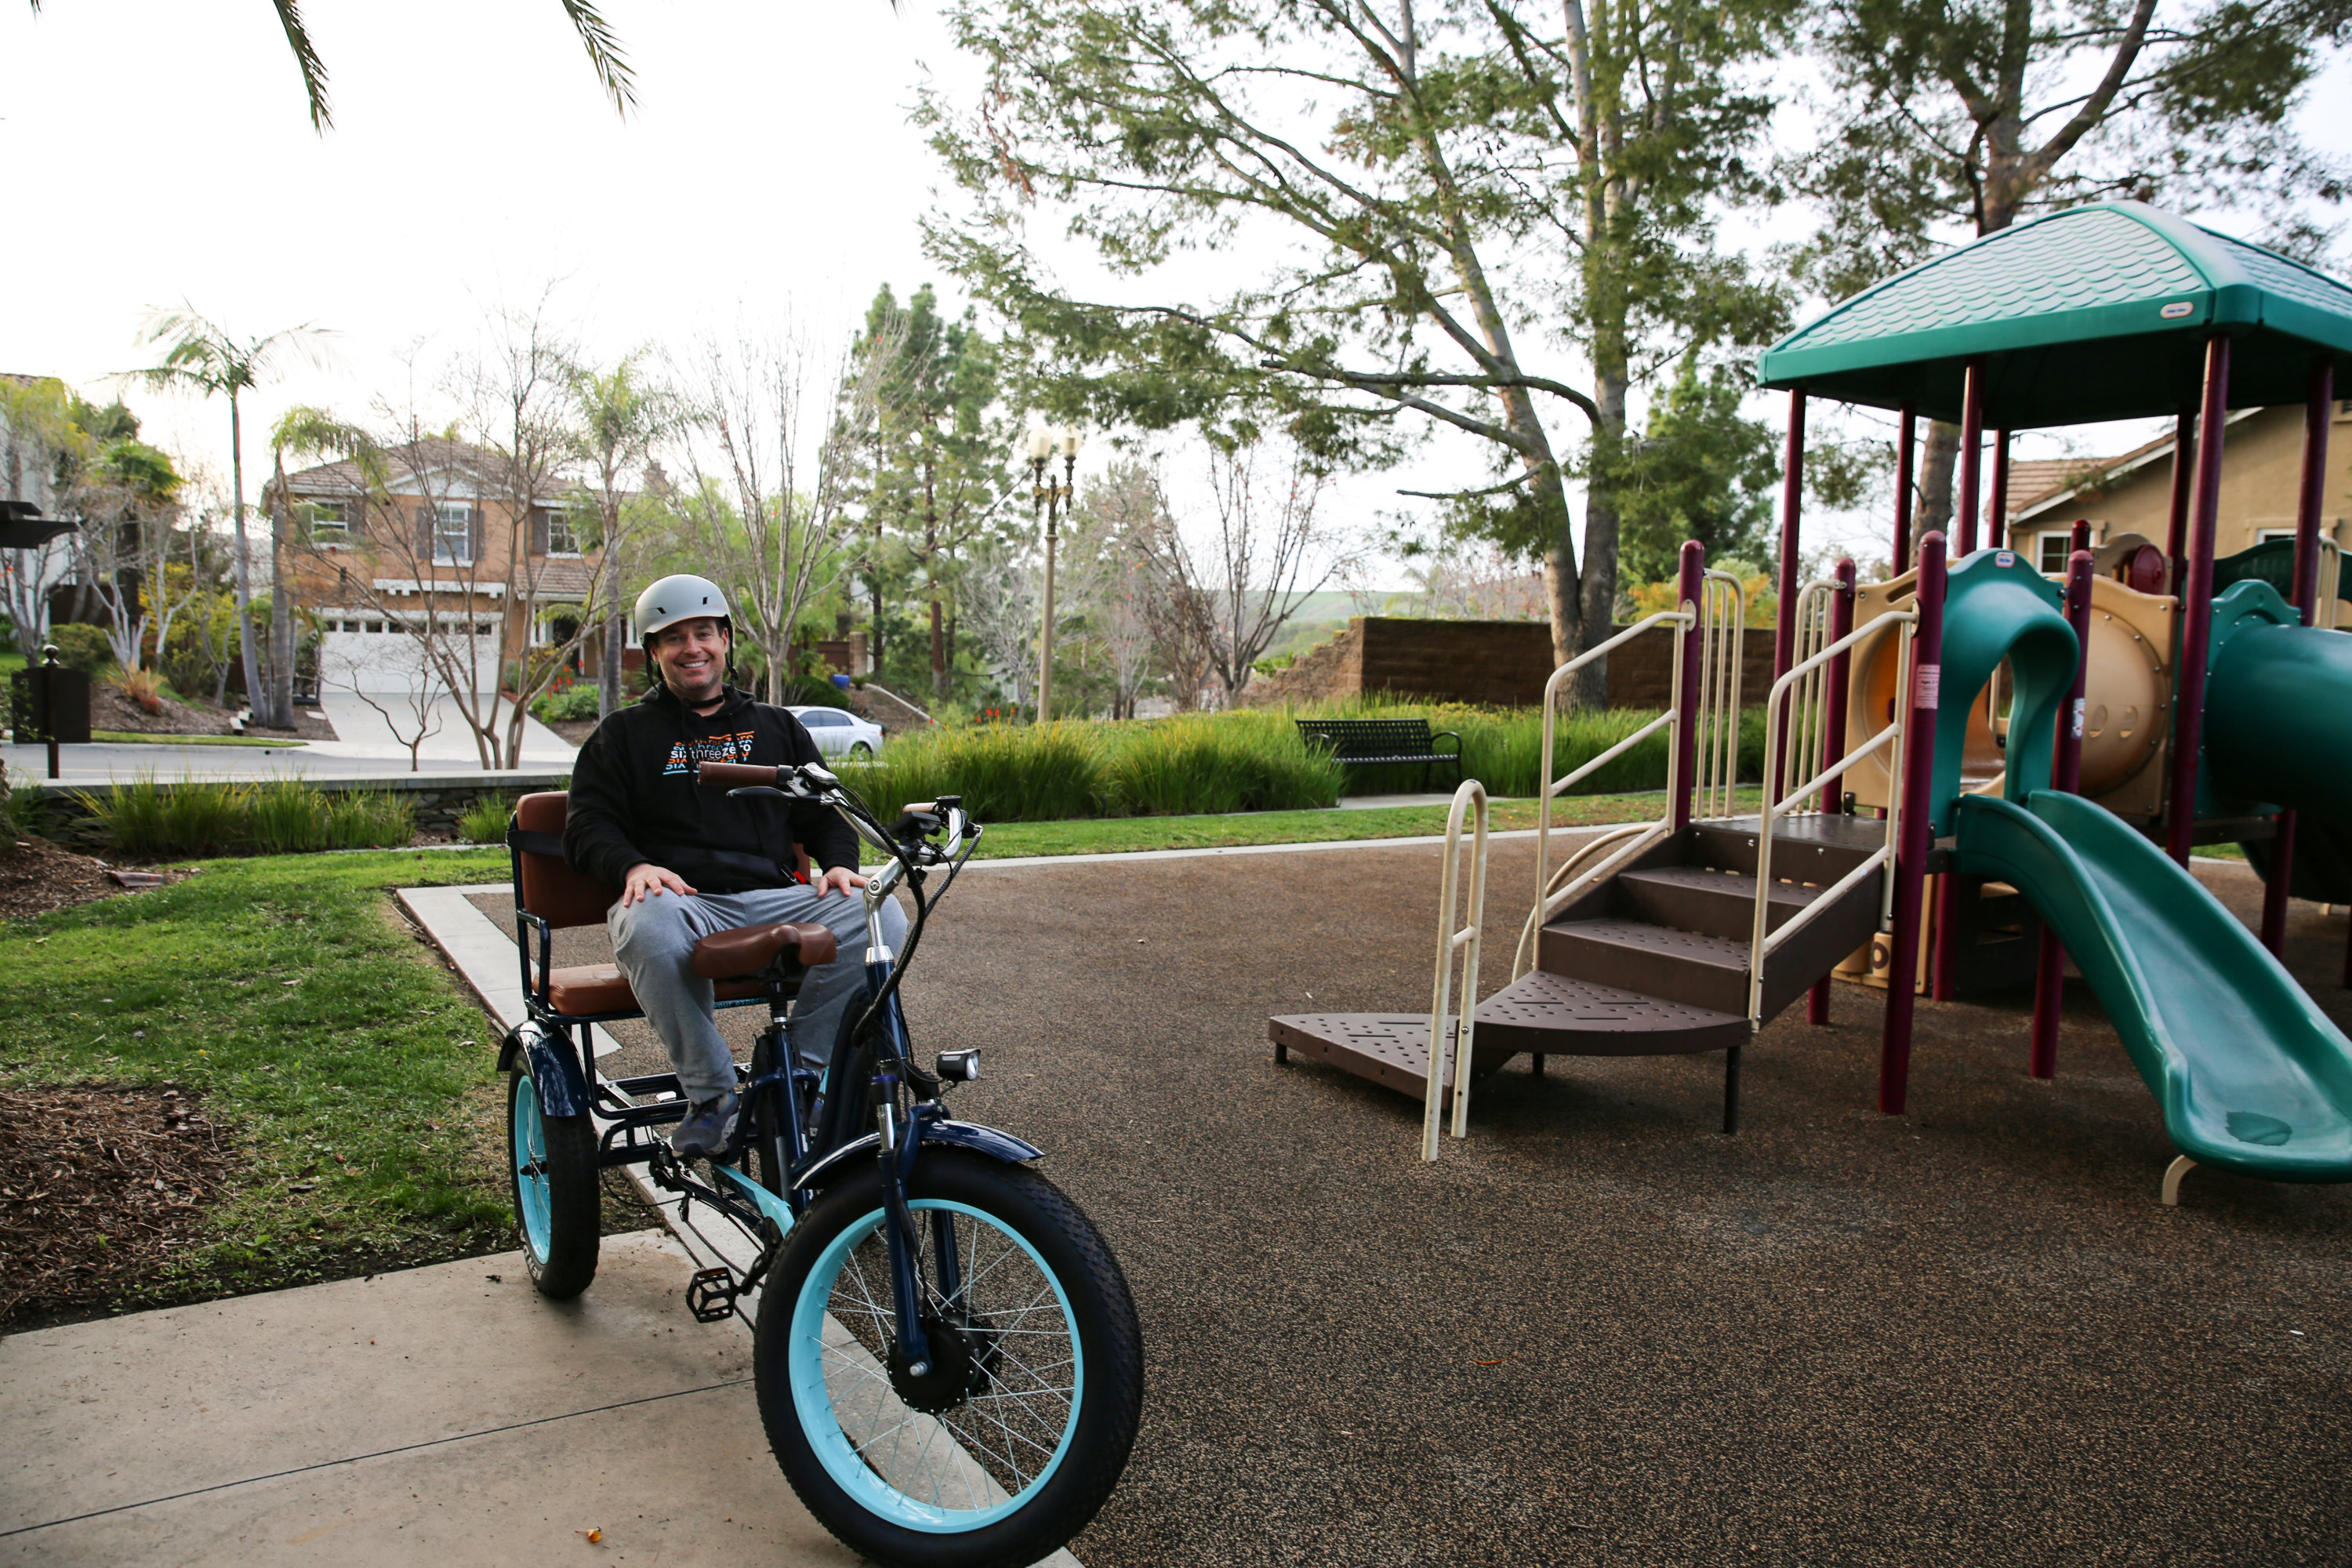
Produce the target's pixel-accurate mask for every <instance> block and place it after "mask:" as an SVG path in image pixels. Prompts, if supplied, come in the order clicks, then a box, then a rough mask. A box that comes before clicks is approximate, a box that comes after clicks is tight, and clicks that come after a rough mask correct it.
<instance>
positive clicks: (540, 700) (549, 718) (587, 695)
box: [530, 680, 597, 724]
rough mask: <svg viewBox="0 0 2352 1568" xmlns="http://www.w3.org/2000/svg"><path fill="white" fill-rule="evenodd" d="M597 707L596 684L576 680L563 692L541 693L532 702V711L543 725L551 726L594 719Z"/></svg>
mask: <svg viewBox="0 0 2352 1568" xmlns="http://www.w3.org/2000/svg"><path fill="white" fill-rule="evenodd" d="M596 706H597V704H596V686H595V683H594V682H593V681H588V680H575V681H573V682H572V684H571V685H569V686H567V687H565V688H564V689H562V690H561V691H543V692H541V693H540V695H539V696H538V697H537V698H536V699H534V700H532V702H531V705H530V711H531V716H532V717H533V718H535V719H537V720H538V721H540V722H541V723H542V724H551V723H559V722H562V721H564V720H568V719H593V718H595V717H596Z"/></svg>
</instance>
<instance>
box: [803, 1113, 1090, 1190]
mask: <svg viewBox="0 0 2352 1568" xmlns="http://www.w3.org/2000/svg"><path fill="white" fill-rule="evenodd" d="M916 1126H917V1127H918V1128H919V1129H920V1130H921V1132H920V1136H921V1139H922V1142H926V1143H946V1144H949V1145H950V1146H952V1147H955V1148H959V1149H970V1150H971V1151H972V1152H975V1153H980V1154H985V1155H987V1156H988V1157H989V1158H990V1159H992V1160H1002V1161H1003V1162H1004V1163H1006V1164H1008V1165H1019V1164H1024V1163H1027V1162H1029V1161H1031V1160H1042V1159H1044V1158H1045V1151H1044V1150H1043V1149H1040V1148H1038V1147H1037V1146H1036V1145H1035V1144H1034V1143H1031V1142H1026V1141H1024V1140H1023V1139H1019V1138H1015V1137H1014V1136H1013V1134H1012V1133H1010V1132H1003V1131H998V1130H997V1129H996V1128H993V1127H984V1126H982V1125H981V1124H980V1123H979V1122H977V1121H947V1120H941V1121H919V1122H917V1123H916ZM881 1142H882V1141H881V1136H880V1134H878V1133H874V1132H868V1133H867V1134H866V1136H865V1137H863V1138H860V1139H857V1140H856V1142H849V1143H844V1144H843V1145H842V1146H841V1147H840V1148H838V1149H834V1150H831V1151H828V1152H826V1153H824V1154H823V1155H820V1156H819V1157H818V1158H817V1159H816V1160H815V1161H814V1162H812V1163H810V1164H808V1165H806V1166H804V1167H803V1168H802V1169H801V1170H798V1171H795V1172H794V1173H793V1186H795V1187H821V1186H823V1185H824V1184H825V1183H826V1182H827V1181H829V1180H831V1179H832V1178H833V1177H834V1176H835V1175H838V1174H839V1173H841V1172H842V1171H843V1170H845V1169H848V1168H851V1167H854V1166H855V1165H856V1162H857V1160H858V1158H859V1156H861V1155H862V1156H864V1157H865V1158H866V1159H867V1160H871V1159H873V1158H874V1157H875V1155H876V1154H877V1152H879V1150H880V1148H881Z"/></svg>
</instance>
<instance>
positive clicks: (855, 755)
mask: <svg viewBox="0 0 2352 1568" xmlns="http://www.w3.org/2000/svg"><path fill="white" fill-rule="evenodd" d="M849 755H850V758H851V760H852V761H855V762H860V763H870V762H872V761H873V760H874V748H873V747H871V746H869V745H867V744H866V742H863V741H860V742H857V744H856V745H854V746H852V747H850V748H849Z"/></svg>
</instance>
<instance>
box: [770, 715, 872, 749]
mask: <svg viewBox="0 0 2352 1568" xmlns="http://www.w3.org/2000/svg"><path fill="white" fill-rule="evenodd" d="M787 711H788V712H790V713H791V714H792V716H793V718H795V719H798V720H799V721H801V722H802V723H803V724H804V725H806V726H807V727H808V732H809V739H811V740H813V741H814V742H816V749H817V750H818V752H822V753H823V754H824V755H825V756H828V757H848V758H851V759H853V760H855V761H857V762H864V761H865V760H866V759H867V758H869V757H871V756H873V755H874V754H875V753H876V752H879V751H880V750H881V749H882V726H881V725H879V724H874V723H869V722H867V721H866V720H864V719H860V718H859V717H858V716H857V715H856V714H855V713H851V712H847V711H845V710H842V709H839V708H793V709H789V710H787Z"/></svg>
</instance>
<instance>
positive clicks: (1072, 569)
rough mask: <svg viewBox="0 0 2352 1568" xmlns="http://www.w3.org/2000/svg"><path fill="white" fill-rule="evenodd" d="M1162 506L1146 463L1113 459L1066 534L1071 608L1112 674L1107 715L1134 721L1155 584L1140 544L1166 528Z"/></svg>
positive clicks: (1155, 476)
mask: <svg viewBox="0 0 2352 1568" xmlns="http://www.w3.org/2000/svg"><path fill="white" fill-rule="evenodd" d="M1167 516H1168V503H1167V500H1166V497H1165V496H1164V495H1163V494H1162V493H1161V491H1160V476H1159V473H1158V471H1157V470H1156V469H1154V468H1152V467H1151V466H1150V465H1149V464H1147V463H1142V462H1138V461H1136V460H1134V459H1132V458H1118V459H1115V460H1114V461H1113V462H1112V463H1111V464H1110V466H1109V467H1108V469H1106V470H1105V472H1104V473H1103V475H1102V477H1101V478H1099V479H1097V480H1096V481H1095V482H1094V483H1093V484H1092V485H1089V486H1088V487H1087V490H1086V492H1085V494H1084V495H1083V496H1082V497H1081V498H1080V499H1079V500H1078V503H1077V506H1076V510H1075V511H1074V512H1073V513H1072V514H1071V518H1070V532H1069V534H1068V535H1067V544H1066V549H1067V550H1068V555H1067V557H1066V559H1067V560H1068V562H1069V567H1068V572H1069V583H1070V603H1071V604H1072V605H1074V606H1076V608H1077V609H1079V610H1080V611H1082V612H1083V613H1084V615H1085V616H1086V619H1087V635H1088V636H1089V637H1091V638H1092V640H1093V641H1094V642H1095V643H1097V645H1098V646H1099V647H1101V649H1102V653H1103V659H1104V662H1105V663H1106V664H1108V666H1109V667H1110V672H1111V683H1112V684H1111V717H1112V718H1114V719H1132V718H1134V717H1135V701H1136V697H1137V695H1138V693H1139V691H1140V690H1141V689H1142V686H1143V679H1144V677H1145V675H1146V673H1147V672H1148V671H1149V670H1150V668H1151V653H1152V630H1151V606H1150V600H1151V598H1152V596H1153V595H1155V594H1157V593H1158V592H1159V591H1160V584H1159V582H1158V580H1157V579H1156V577H1155V576H1154V574H1153V573H1152V569H1151V563H1150V559H1149V557H1148V555H1147V553H1146V551H1145V548H1144V541H1145V540H1147V539H1148V538H1149V537H1150V535H1151V533H1152V532H1153V531H1155V530H1157V529H1159V528H1160V527H1162V526H1164V525H1165V524H1166V520H1167Z"/></svg>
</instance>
